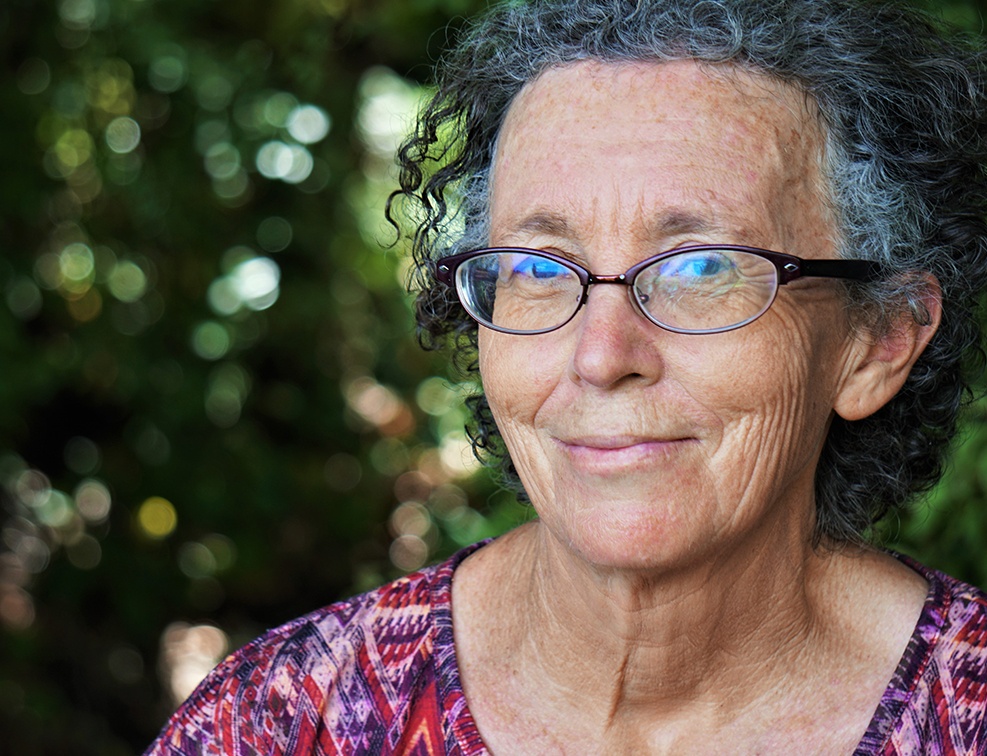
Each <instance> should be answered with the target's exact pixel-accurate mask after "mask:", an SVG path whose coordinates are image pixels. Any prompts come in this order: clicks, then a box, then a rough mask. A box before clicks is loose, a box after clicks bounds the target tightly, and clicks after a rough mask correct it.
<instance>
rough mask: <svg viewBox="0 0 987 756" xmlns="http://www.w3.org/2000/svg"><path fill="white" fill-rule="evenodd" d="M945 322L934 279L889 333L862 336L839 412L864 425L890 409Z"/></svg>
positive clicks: (912, 296)
mask: <svg viewBox="0 0 987 756" xmlns="http://www.w3.org/2000/svg"><path fill="white" fill-rule="evenodd" d="M941 317H942V289H941V287H940V286H939V282H938V281H937V280H936V278H935V277H934V276H932V275H929V274H926V275H924V276H923V281H922V285H920V286H913V287H912V291H910V292H909V295H908V303H907V306H905V307H902V308H901V311H900V312H899V314H898V316H897V317H896V318H895V320H894V322H893V323H891V324H890V325H889V326H888V327H887V328H886V329H885V331H884V332H883V333H881V334H874V333H871V334H870V338H867V337H866V336H864V335H862V336H861V337H859V342H858V344H857V345H856V346H857V347H858V350H859V351H858V352H857V354H856V364H855V365H853V366H851V370H850V372H849V374H848V375H847V376H846V378H845V380H844V382H843V385H842V387H841V389H840V391H839V393H838V394H837V396H836V400H835V402H834V404H833V409H834V410H835V411H836V414H838V415H839V416H840V417H842V418H843V419H844V420H862V419H863V418H865V417H868V416H869V415H872V414H874V413H875V412H877V411H878V410H879V409H880V408H881V407H883V406H884V405H885V404H887V403H888V402H889V401H891V399H892V398H893V397H894V395H895V394H897V393H898V391H899V390H900V389H901V387H902V386H903V385H904V384H905V380H906V379H907V378H908V375H909V373H910V372H911V370H912V367H913V366H914V365H915V362H916V360H918V358H919V356H921V354H922V352H923V351H924V350H925V348H926V346H927V345H928V344H929V341H931V340H932V337H933V336H934V335H935V332H936V329H937V328H938V327H939V320H940V319H941Z"/></svg>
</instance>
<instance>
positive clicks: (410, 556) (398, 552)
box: [388, 535, 428, 572]
mask: <svg viewBox="0 0 987 756" xmlns="http://www.w3.org/2000/svg"><path fill="white" fill-rule="evenodd" d="M388 554H389V556H390V557H391V562H392V563H393V564H394V566H395V567H397V568H398V569H400V570H404V571H405V572H411V571H412V570H417V569H420V568H421V567H423V566H424V565H425V562H426V561H428V544H427V543H425V541H424V540H422V539H421V538H419V537H418V536H415V535H403V536H399V537H397V538H395V539H394V541H393V542H392V543H391V547H390V549H389V552H388Z"/></svg>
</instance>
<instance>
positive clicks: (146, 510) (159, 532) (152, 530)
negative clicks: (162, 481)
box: [137, 496, 178, 540]
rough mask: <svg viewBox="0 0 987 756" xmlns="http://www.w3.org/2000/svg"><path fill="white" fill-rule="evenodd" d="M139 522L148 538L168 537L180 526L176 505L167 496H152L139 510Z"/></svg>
mask: <svg viewBox="0 0 987 756" xmlns="http://www.w3.org/2000/svg"><path fill="white" fill-rule="evenodd" d="M137 524H138V526H139V527H140V529H141V531H142V532H143V533H144V535H146V536H147V537H148V538H154V539H156V540H160V539H162V538H167V537H168V536H170V535H171V534H172V533H173V532H174V531H175V528H176V527H177V526H178V513H177V512H176V511H175V506H174V505H173V504H172V503H171V502H170V501H168V500H167V499H165V498H162V497H160V496H152V497H151V498H149V499H147V500H145V501H144V503H143V504H141V505H140V508H139V509H138V510H137Z"/></svg>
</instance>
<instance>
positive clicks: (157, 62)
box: [147, 51, 188, 94]
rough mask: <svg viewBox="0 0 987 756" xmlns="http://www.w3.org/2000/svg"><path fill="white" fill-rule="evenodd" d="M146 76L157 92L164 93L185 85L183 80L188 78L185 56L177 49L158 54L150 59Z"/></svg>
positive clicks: (174, 90) (175, 90)
mask: <svg viewBox="0 0 987 756" xmlns="http://www.w3.org/2000/svg"><path fill="white" fill-rule="evenodd" d="M147 78H148V81H149V82H150V84H151V86H152V87H154V88H155V89H156V90H158V91H159V92H164V93H165V94H170V93H171V92H177V91H178V90H179V89H181V88H182V87H183V86H185V81H186V79H187V78H188V69H187V68H186V66H185V56H184V55H183V54H180V53H179V52H178V51H176V52H175V53H172V54H167V55H159V56H158V57H156V58H155V59H154V60H152V61H151V65H150V67H149V68H148V71H147Z"/></svg>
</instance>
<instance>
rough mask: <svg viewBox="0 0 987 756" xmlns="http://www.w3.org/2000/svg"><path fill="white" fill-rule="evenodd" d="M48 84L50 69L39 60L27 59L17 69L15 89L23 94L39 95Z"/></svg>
mask: <svg viewBox="0 0 987 756" xmlns="http://www.w3.org/2000/svg"><path fill="white" fill-rule="evenodd" d="M50 83H51V68H49V66H48V64H47V63H46V62H45V61H44V60H42V59H41V58H28V59H27V60H25V61H24V62H23V63H21V65H20V67H19V68H18V69H17V88H18V89H20V90H21V92H22V93H23V94H26V95H36V94H41V93H42V92H44V91H45V90H46V89H47V88H48V85H49V84H50Z"/></svg>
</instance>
